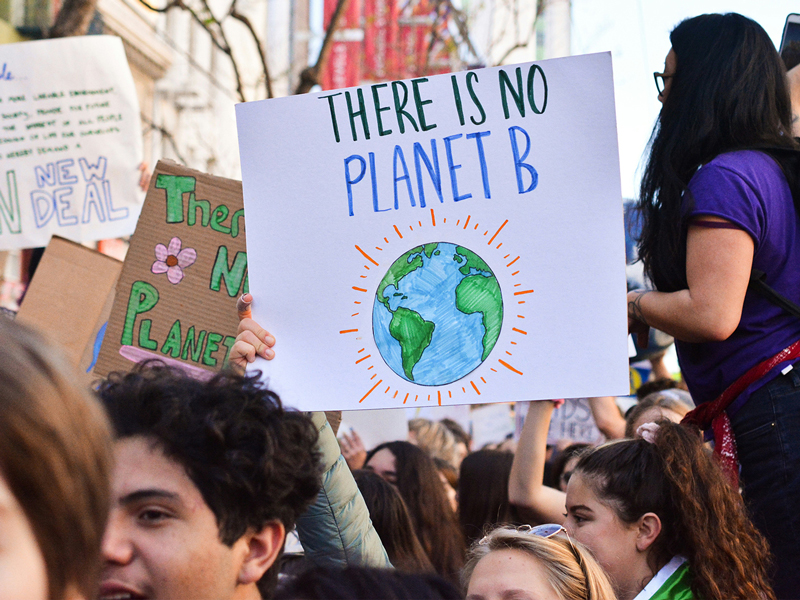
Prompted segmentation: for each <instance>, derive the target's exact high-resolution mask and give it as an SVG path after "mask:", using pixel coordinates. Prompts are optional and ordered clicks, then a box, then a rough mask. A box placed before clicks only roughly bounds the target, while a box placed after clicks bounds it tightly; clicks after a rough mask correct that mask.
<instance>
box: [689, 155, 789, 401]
mask: <svg viewBox="0 0 800 600" xmlns="http://www.w3.org/2000/svg"><path fill="white" fill-rule="evenodd" d="M689 190H690V191H691V193H692V196H693V199H694V207H693V208H692V209H691V212H690V213H689V214H690V215H692V216H699V215H714V216H717V217H722V218H724V219H727V220H729V221H732V222H733V223H736V224H737V225H738V226H739V227H741V228H742V229H743V230H744V231H746V232H747V233H749V234H750V237H752V238H753V242H754V244H755V249H754V256H753V268H755V269H758V270H760V271H763V272H764V273H766V283H767V285H769V286H770V287H772V288H773V289H775V290H776V291H777V292H779V293H780V294H783V295H784V296H786V297H787V298H789V299H790V300H792V301H794V302H796V303H800V215H798V212H797V210H796V209H795V207H794V203H793V202H792V194H791V191H790V190H789V185H788V184H787V182H786V178H785V177H784V175H783V173H782V171H781V169H780V167H779V166H778V164H777V163H776V162H775V161H774V160H773V159H772V158H770V157H769V156H767V155H766V154H764V153H763V152H756V151H751V150H745V151H739V152H729V153H727V154H721V155H720V156H717V157H716V158H715V159H714V160H712V161H711V162H709V163H708V164H706V165H704V166H702V167H701V168H700V169H699V170H698V171H697V173H695V175H694V176H693V177H692V179H691V181H690V182H689ZM798 339H800V319H798V318H797V317H795V316H793V315H790V314H789V313H788V312H786V311H785V310H783V309H782V308H780V307H778V306H776V305H775V304H773V303H771V302H770V301H768V300H766V299H765V298H763V297H761V296H760V295H758V294H755V293H753V292H751V291H748V292H747V294H746V296H745V299H744V307H743V308H742V318H741V321H740V322H739V326H738V327H737V328H736V331H735V332H734V333H733V335H731V337H730V338H728V339H727V340H725V341H723V342H707V343H699V344H692V343H688V342H680V341H676V343H675V345H676V348H677V351H678V359H679V361H680V365H681V371H682V372H683V375H684V377H685V378H686V383H687V385H688V386H689V390H690V391H691V393H692V398H693V399H694V401H695V402H696V403H697V404H700V403H703V402H708V401H710V400H713V399H714V398H716V397H717V396H719V395H720V394H721V393H722V392H723V391H724V390H725V388H727V387H728V386H729V385H730V384H731V383H733V382H734V381H736V379H738V378H739V377H740V376H741V375H743V374H744V373H745V372H746V371H747V370H748V369H750V368H751V367H753V366H755V365H757V364H758V363H760V362H761V361H763V360H765V359H767V358H770V357H772V356H774V355H775V354H777V353H778V352H780V351H781V350H783V349H784V348H786V347H787V346H789V345H790V344H792V343H794V342H796V341H797V340H798ZM790 362H791V361H789V362H786V363H782V364H780V365H778V366H777V367H775V369H773V370H772V371H771V372H770V373H769V374H768V375H767V376H766V377H764V378H762V379H761V380H760V381H758V382H756V383H754V384H753V385H751V386H750V388H748V389H747V390H746V391H745V392H744V393H743V394H742V395H741V396H740V397H739V398H738V399H737V400H735V401H734V403H733V404H732V405H731V408H730V409H729V414H733V412H735V411H736V410H737V409H738V408H739V407H741V406H742V404H744V402H745V401H746V400H747V398H748V397H749V396H750V394H751V393H752V392H754V391H755V390H756V389H758V388H759V387H761V386H762V385H764V384H766V383H768V382H769V381H770V380H772V379H774V378H775V377H777V376H778V374H779V373H780V371H781V369H782V368H784V367H785V366H786V365H787V364H789V363H790Z"/></svg>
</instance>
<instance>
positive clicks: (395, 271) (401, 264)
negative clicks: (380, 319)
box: [376, 246, 433, 311]
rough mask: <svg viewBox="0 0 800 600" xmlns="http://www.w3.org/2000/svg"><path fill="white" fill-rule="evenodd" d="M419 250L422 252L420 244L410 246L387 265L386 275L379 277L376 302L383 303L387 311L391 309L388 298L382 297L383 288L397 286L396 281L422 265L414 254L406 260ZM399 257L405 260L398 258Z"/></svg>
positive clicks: (419, 257) (420, 258) (418, 257)
mask: <svg viewBox="0 0 800 600" xmlns="http://www.w3.org/2000/svg"><path fill="white" fill-rule="evenodd" d="M431 251H433V250H431ZM420 252H422V246H417V247H416V248H412V249H411V250H409V251H408V252H406V253H405V254H403V256H401V257H400V258H398V259H397V260H396V261H394V262H393V263H392V266H391V267H389V270H388V271H387V272H386V275H384V277H383V279H381V282H380V283H379V284H378V291H377V292H376V295H377V296H378V302H380V303H381V304H383V305H384V306H385V307H386V308H387V309H388V310H389V311H391V310H392V309H391V308H390V307H389V299H388V298H384V297H383V290H385V289H386V288H387V287H388V286H390V285H393V286H394V287H397V284H398V282H399V281H400V280H401V279H402V278H403V277H405V276H406V275H408V274H409V273H411V271H414V270H416V269H419V268H420V267H421V266H422V257H421V256H416V257H414V260H412V261H411V262H408V257H409V256H411V255H412V254H419V253H420ZM401 258H402V259H405V260H400V259H401Z"/></svg>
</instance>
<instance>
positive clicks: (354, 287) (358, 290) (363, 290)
mask: <svg viewBox="0 0 800 600" xmlns="http://www.w3.org/2000/svg"><path fill="white" fill-rule="evenodd" d="M353 289H354V290H355V291H357V292H366V291H367V290H365V289H364V288H360V287H356V286H353Z"/></svg>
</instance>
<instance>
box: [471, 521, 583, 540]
mask: <svg viewBox="0 0 800 600" xmlns="http://www.w3.org/2000/svg"><path fill="white" fill-rule="evenodd" d="M517 531H519V532H520V533H525V534H528V535H535V536H537V537H541V538H551V537H553V536H554V535H558V534H559V533H561V532H562V531H563V532H564V533H567V530H566V529H564V527H563V526H562V525H559V524H558V523H548V524H546V525H536V526H535V527H532V526H530V525H520V526H519V527H517ZM567 539H568V540H569V535H567ZM569 542H570V545H572V540H569ZM487 543H489V536H488V535H485V536H483V538H481V540H480V541H479V542H478V545H479V546H485V545H486V544H487Z"/></svg>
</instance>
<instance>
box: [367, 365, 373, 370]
mask: <svg viewBox="0 0 800 600" xmlns="http://www.w3.org/2000/svg"><path fill="white" fill-rule="evenodd" d="M374 366H375V365H370V366H368V367H367V371H369V370H370V369H372V368H373V367H374Z"/></svg>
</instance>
